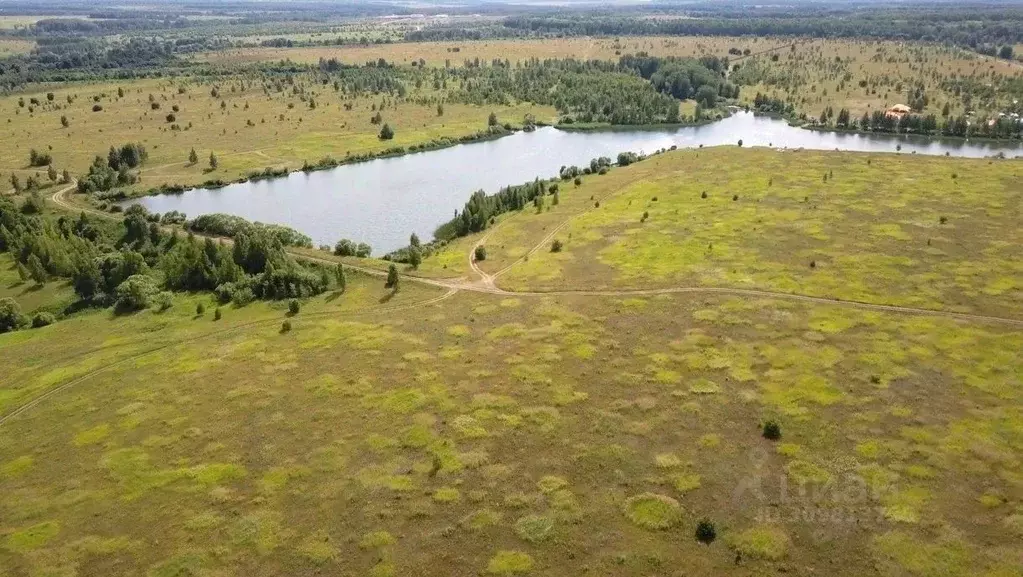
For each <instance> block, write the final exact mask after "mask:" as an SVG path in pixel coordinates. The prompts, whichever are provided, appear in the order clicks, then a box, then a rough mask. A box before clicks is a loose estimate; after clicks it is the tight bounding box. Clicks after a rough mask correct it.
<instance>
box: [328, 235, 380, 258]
mask: <svg viewBox="0 0 1023 577" xmlns="http://www.w3.org/2000/svg"><path fill="white" fill-rule="evenodd" d="M372 252H373V249H372V248H371V247H370V246H369V245H368V244H366V243H364V242H360V243H356V242H355V241H351V240H348V239H347V238H342V239H341V240H339V241H337V244H335V245H334V254H336V255H337V256H355V257H359V258H367V257H369V255H370V253H372Z"/></svg>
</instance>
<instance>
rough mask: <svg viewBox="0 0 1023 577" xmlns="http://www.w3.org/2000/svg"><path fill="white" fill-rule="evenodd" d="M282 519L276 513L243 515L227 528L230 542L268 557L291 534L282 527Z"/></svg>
mask: <svg viewBox="0 0 1023 577" xmlns="http://www.w3.org/2000/svg"><path fill="white" fill-rule="evenodd" d="M282 517H283V516H282V515H281V514H280V513H278V512H276V511H257V512H254V513H250V514H248V515H245V516H243V517H241V518H240V519H238V520H237V521H235V522H234V523H232V524H231V526H230V527H229V528H228V533H229V534H230V536H231V541H232V543H234V544H235V545H236V546H240V547H246V548H250V549H252V550H254V551H255V552H256V553H258V554H259V555H269V554H271V553H273V551H274V550H275V549H277V548H278V547H280V545H281V543H282V542H283V541H284V540H285V539H286V538H287V537H289V536H290V534H291V531H290V530H289V529H286V528H285V527H284V526H283V525H282V522H281V521H282Z"/></svg>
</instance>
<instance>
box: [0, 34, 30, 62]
mask: <svg viewBox="0 0 1023 577" xmlns="http://www.w3.org/2000/svg"><path fill="white" fill-rule="evenodd" d="M35 45H36V43H35V42H34V41H32V40H21V39H18V38H0V57H4V56H14V55H16V54H27V53H28V52H31V51H32V49H33V48H35Z"/></svg>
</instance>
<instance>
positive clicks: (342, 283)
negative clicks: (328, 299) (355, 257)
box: [334, 263, 348, 292]
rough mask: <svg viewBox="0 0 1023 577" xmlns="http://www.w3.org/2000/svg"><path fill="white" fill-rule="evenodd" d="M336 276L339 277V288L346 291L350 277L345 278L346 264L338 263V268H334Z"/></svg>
mask: <svg viewBox="0 0 1023 577" xmlns="http://www.w3.org/2000/svg"><path fill="white" fill-rule="evenodd" d="M334 277H335V278H336V279H337V290H339V291H341V292H345V288H346V287H347V285H348V279H347V278H345V266H344V265H343V264H341V263H337V268H336V269H334Z"/></svg>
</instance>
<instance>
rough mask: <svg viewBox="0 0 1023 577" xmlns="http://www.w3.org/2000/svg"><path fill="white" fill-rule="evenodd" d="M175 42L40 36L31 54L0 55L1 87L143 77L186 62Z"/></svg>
mask: <svg viewBox="0 0 1023 577" xmlns="http://www.w3.org/2000/svg"><path fill="white" fill-rule="evenodd" d="M174 50H175V48H174V45H173V43H170V42H165V41H163V40H159V39H150V38H129V39H126V40H107V39H102V38H77V37H49V38H39V39H37V41H36V46H35V48H33V49H32V51H31V52H30V53H28V54H18V55H14V56H10V57H7V58H0V88H4V89H7V90H12V89H15V88H18V87H20V86H23V85H25V84H28V83H32V82H71V81H78V80H95V79H100V78H119V79H120V78H141V77H147V76H155V75H158V74H163V72H164V71H166V69H167V68H168V67H174V66H177V67H181V66H184V64H183V63H182V62H181V61H179V60H178V59H176V58H175V57H174Z"/></svg>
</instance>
